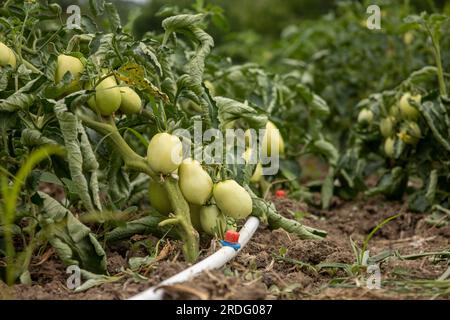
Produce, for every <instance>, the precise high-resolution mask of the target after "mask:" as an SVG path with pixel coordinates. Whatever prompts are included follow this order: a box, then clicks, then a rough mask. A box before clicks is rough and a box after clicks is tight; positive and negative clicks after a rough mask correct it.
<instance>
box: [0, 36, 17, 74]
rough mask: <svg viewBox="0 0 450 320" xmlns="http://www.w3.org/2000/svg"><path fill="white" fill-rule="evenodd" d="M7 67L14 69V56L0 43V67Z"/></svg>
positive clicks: (15, 62)
mask: <svg viewBox="0 0 450 320" xmlns="http://www.w3.org/2000/svg"><path fill="white" fill-rule="evenodd" d="M7 65H10V66H11V67H13V69H15V68H16V65H17V61H16V55H15V53H14V51H12V50H11V49H10V48H9V47H8V46H6V45H5V44H4V43H3V42H0V66H1V67H4V66H7Z"/></svg>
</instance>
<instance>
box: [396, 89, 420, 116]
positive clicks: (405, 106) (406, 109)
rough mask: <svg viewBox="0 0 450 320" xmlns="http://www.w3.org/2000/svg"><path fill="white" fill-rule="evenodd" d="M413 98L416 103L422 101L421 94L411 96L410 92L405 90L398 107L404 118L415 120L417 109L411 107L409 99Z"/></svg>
mask: <svg viewBox="0 0 450 320" xmlns="http://www.w3.org/2000/svg"><path fill="white" fill-rule="evenodd" d="M410 99H411V100H413V101H415V102H416V103H418V104H420V103H421V101H422V96H421V95H420V94H418V95H415V96H412V95H411V93H409V92H407V93H405V94H404V95H403V96H402V97H401V98H400V103H399V108H400V114H401V115H402V117H403V119H405V120H412V121H416V120H417V119H418V118H419V115H420V113H419V110H417V109H416V108H415V107H413V106H412V105H411V104H410V103H409V100H410Z"/></svg>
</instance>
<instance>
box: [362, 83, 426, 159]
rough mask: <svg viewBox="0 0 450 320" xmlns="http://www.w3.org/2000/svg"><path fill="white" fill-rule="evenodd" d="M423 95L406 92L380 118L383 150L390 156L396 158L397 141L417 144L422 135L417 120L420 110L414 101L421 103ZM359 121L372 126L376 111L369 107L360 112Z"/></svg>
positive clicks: (363, 124)
mask: <svg viewBox="0 0 450 320" xmlns="http://www.w3.org/2000/svg"><path fill="white" fill-rule="evenodd" d="M421 100H422V96H421V95H420V94H416V95H412V94H411V93H410V92H406V93H404V94H403V95H402V96H401V98H400V99H399V100H398V101H397V103H395V104H393V105H392V106H391V107H390V108H389V110H388V112H387V114H386V115H385V116H383V117H381V118H380V119H379V125H378V126H379V131H380V133H381V136H382V137H383V138H384V142H383V150H384V153H385V155H386V156H387V157H388V158H394V156H395V146H396V144H397V143H404V144H407V145H412V146H414V145H416V144H417V143H418V142H419V140H420V139H421V137H422V132H421V130H420V127H419V125H418V124H417V120H418V119H419V116H420V113H419V110H417V108H416V107H415V106H413V105H412V103H416V104H420V103H421ZM358 123H359V124H360V125H362V126H370V125H372V124H373V123H374V113H373V112H372V110H370V109H368V108H364V109H362V110H361V111H360V112H359V114H358Z"/></svg>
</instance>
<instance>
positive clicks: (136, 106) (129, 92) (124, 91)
mask: <svg viewBox="0 0 450 320" xmlns="http://www.w3.org/2000/svg"><path fill="white" fill-rule="evenodd" d="M120 94H121V104H120V110H121V111H122V112H123V113H126V114H133V113H139V112H141V109H142V100H141V97H139V95H138V94H137V93H136V91H134V90H133V89H131V88H129V87H120Z"/></svg>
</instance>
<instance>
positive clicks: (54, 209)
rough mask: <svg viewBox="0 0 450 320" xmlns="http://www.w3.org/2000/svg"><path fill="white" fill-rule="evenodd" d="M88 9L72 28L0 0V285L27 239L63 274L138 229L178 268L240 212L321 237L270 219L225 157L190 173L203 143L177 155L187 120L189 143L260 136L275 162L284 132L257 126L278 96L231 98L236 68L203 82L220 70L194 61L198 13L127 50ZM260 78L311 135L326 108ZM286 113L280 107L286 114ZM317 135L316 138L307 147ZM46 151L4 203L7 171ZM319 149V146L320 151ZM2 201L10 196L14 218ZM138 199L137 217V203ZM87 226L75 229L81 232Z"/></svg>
mask: <svg viewBox="0 0 450 320" xmlns="http://www.w3.org/2000/svg"><path fill="white" fill-rule="evenodd" d="M200 9H201V8H200ZM90 10H91V12H90V14H83V16H82V18H81V24H80V25H79V26H78V27H77V28H69V27H68V25H66V24H65V23H64V19H63V18H64V17H63V14H62V12H63V10H62V8H61V7H60V6H59V5H57V4H55V3H50V2H49V1H25V2H22V1H7V3H6V4H5V5H4V6H3V7H2V11H1V15H2V19H1V20H0V30H1V37H0V41H1V46H0V59H1V60H0V62H1V63H0V68H1V81H0V88H1V92H0V115H1V118H0V119H1V120H0V131H1V137H2V139H1V141H0V149H1V153H0V160H1V168H2V171H1V176H2V179H3V180H2V181H3V184H2V185H3V188H2V203H4V204H5V206H4V209H2V210H1V211H0V214H1V215H2V216H4V217H7V218H5V219H6V220H5V219H4V220H3V222H2V225H1V227H2V228H0V239H1V241H0V248H1V251H0V253H1V255H6V257H7V266H8V267H7V268H8V272H7V273H8V275H7V278H8V283H10V284H12V283H13V282H14V281H17V280H18V279H20V280H21V281H25V280H26V278H27V264H26V263H25V264H22V265H21V267H20V268H17V269H16V270H17V272H15V271H14V272H12V271H10V270H9V268H10V267H11V266H12V263H13V262H12V260H10V259H12V257H11V254H10V253H11V246H12V245H13V243H14V237H23V238H24V239H34V237H37V238H38V239H39V242H38V243H37V244H36V245H35V246H33V247H32V248H31V249H30V250H31V251H28V252H27V257H29V255H30V254H31V253H30V252H32V251H34V250H36V248H37V247H39V246H40V247H45V246H52V247H53V248H54V250H55V252H56V253H57V254H58V256H59V257H60V259H61V260H62V261H63V262H64V263H65V264H67V265H72V264H76V265H79V266H80V267H81V268H82V269H83V270H86V271H90V272H95V273H105V272H106V264H105V250H104V245H105V243H106V245H107V244H108V243H109V242H112V241H114V240H117V239H122V238H124V237H131V236H133V235H134V234H137V233H143V232H149V231H150V232H152V233H155V234H157V235H168V236H170V237H173V238H175V239H179V240H181V241H182V243H183V246H182V248H183V252H184V257H185V259H186V260H187V261H189V262H194V261H195V260H196V259H197V258H198V255H199V237H200V235H199V233H200V234H209V235H211V236H217V237H222V236H223V234H224V233H225V231H226V230H234V229H235V226H236V223H241V222H242V220H243V219H245V218H246V217H248V216H249V215H250V214H252V215H255V216H257V217H259V218H260V219H261V220H262V221H264V222H268V223H269V224H271V225H272V227H273V228H278V227H282V228H285V229H287V230H289V231H290V232H293V233H295V234H297V235H299V236H300V237H303V238H311V239H320V238H322V237H323V236H324V235H325V233H324V232H322V231H320V230H316V229H313V228H307V227H304V226H303V225H301V224H299V223H298V222H296V221H292V220H289V219H286V218H284V217H282V216H280V215H279V214H278V213H277V212H276V210H275V207H274V205H273V204H271V203H270V202H268V201H266V200H264V199H262V198H260V197H259V196H258V195H257V193H255V192H254V191H253V190H252V189H251V188H250V187H249V183H250V179H251V177H252V170H253V165H252V164H245V163H244V165H243V166H242V165H240V164H236V163H235V162H233V161H228V159H235V158H236V157H235V156H234V152H233V151H234V149H229V148H226V147H225V148H222V149H221V150H222V152H215V153H214V154H215V156H218V155H220V156H223V159H226V160H225V161H222V162H213V163H209V162H202V163H200V162H197V160H192V159H197V157H196V155H198V153H199V152H200V154H204V155H207V154H208V150H209V148H213V143H212V141H201V143H200V145H198V144H195V143H191V144H189V143H188V144H187V145H186V142H187V140H188V139H186V137H184V136H183V135H179V134H178V132H180V130H181V131H183V132H184V133H187V134H189V133H192V134H193V135H194V136H195V132H194V131H195V124H196V123H197V122H201V124H202V129H201V132H200V133H201V134H202V135H203V134H204V133H205V132H207V130H216V131H214V132H216V133H217V132H219V133H225V131H226V129H227V128H228V129H230V128H235V129H238V128H239V129H242V132H243V130H247V129H256V130H259V129H264V128H267V129H268V130H267V132H266V135H265V136H263V137H262V138H261V139H260V141H259V142H260V144H262V145H263V147H262V149H263V150H265V153H266V154H268V155H269V156H272V155H276V154H278V153H280V154H283V153H284V149H285V141H284V138H283V135H286V132H283V130H278V128H277V127H276V125H275V124H273V123H271V122H269V121H268V118H269V117H271V118H274V119H277V117H278V116H277V114H276V113H275V112H274V110H273V109H274V107H275V105H280V106H284V101H285V100H284V98H281V96H280V95H278V94H277V95H273V96H271V98H270V99H264V100H262V101H260V102H259V103H253V101H250V103H249V101H248V100H247V98H246V96H247V94H245V93H244V92H248V91H249V90H252V89H251V88H250V87H246V88H241V89H243V90H241V92H240V94H238V92H235V91H234V89H235V85H237V82H238V81H239V77H240V74H239V72H237V73H235V74H234V75H233V77H232V78H231V79H228V80H227V81H219V80H215V79H214V77H216V76H217V72H218V70H217V69H215V68H217V67H218V66H219V65H220V64H217V65H216V64H215V63H211V64H210V65H208V63H209V62H207V60H208V57H209V56H210V52H211V49H212V47H213V44H214V41H213V38H212V37H211V36H210V35H209V34H208V33H207V32H206V31H205V28H206V26H207V24H208V21H209V19H210V18H211V13H210V12H208V11H207V10H203V9H201V10H199V12H195V11H194V12H186V13H182V14H177V15H172V16H168V17H166V18H165V19H164V20H163V22H162V27H163V29H164V32H162V33H151V34H146V35H145V36H144V37H143V38H142V39H140V40H138V39H135V38H134V37H133V36H132V35H131V34H130V33H129V32H128V30H127V28H126V26H123V25H122V24H121V20H120V18H119V15H118V12H117V9H116V8H115V6H114V5H113V4H112V3H110V2H106V1H103V0H99V1H90ZM44 17H45V18H44ZM43 19H45V24H42V23H41V21H42V20H43ZM213 64H214V65H215V66H213ZM226 68H227V69H224V70H228V68H230V69H232V68H236V69H238V70H239V69H240V68H241V67H240V66H237V67H236V66H235V67H233V66H227V67H226ZM246 70H247V69H246ZM258 70H259V69H257V68H255V69H252V71H251V72H252V73H251V74H245V72H246V71H244V73H242V74H243V76H245V77H246V81H249V82H250V81H251V80H252V76H255V75H256V73H255V72H264V71H263V70H262V69H260V70H259V71H258ZM227 72H228V71H227ZM264 77H265V78H266V79H267V80H268V81H269V83H266V84H261V85H258V88H257V92H259V93H263V90H267V88H268V86H269V85H270V86H273V88H274V89H273V90H274V93H275V92H276V91H278V92H279V93H280V94H282V95H286V97H290V98H289V99H288V100H289V101H290V100H291V99H297V98H301V99H302V101H303V103H304V106H308V107H309V108H311V112H312V113H317V114H318V118H317V121H316V122H315V123H314V125H313V126H315V127H317V128H318V127H319V126H320V120H319V118H320V115H323V114H325V113H327V106H326V104H325V103H324V101H323V100H321V99H320V97H318V96H317V95H315V94H313V93H312V92H311V91H310V90H309V89H308V88H307V87H306V86H303V85H301V84H297V83H296V77H295V75H293V76H292V77H291V76H286V77H284V78H283V79H280V78H278V77H274V76H271V75H269V74H267V73H264ZM233 79H234V80H233ZM207 81H208V82H207ZM214 87H216V88H217V92H215V93H214V92H212V91H213V88H214ZM236 90H238V88H237V87H236ZM239 90H240V89H239ZM261 104H264V105H265V108H261ZM290 104H291V105H290V106H287V108H289V107H293V106H294V103H293V102H291V103H290ZM286 110H287V109H286ZM292 112H296V111H294V110H292ZM280 115H282V113H280ZM285 116H286V117H288V115H287V114H286V115H285ZM274 121H275V122H276V120H274ZM280 121H281V118H280ZM303 121H304V122H305V123H306V121H307V119H306V117H304V118H303ZM235 124H236V125H235ZM303 136H307V133H306V131H305V132H303ZM320 139H321V136H320V134H318V132H316V134H315V136H314V138H313V139H311V141H314V142H316V141H320ZM307 140H308V139H307ZM194 142H195V141H194ZM42 148H44V149H42ZM45 148H55V150H58V152H57V155H56V154H54V155H53V154H50V153H48V155H47V157H46V158H45V160H46V161H44V162H43V163H41V164H39V165H36V166H35V167H33V168H30V169H29V172H27V175H28V176H29V177H28V179H27V181H26V184H25V187H24V188H23V190H21V191H19V190H16V191H15V193H14V194H11V193H10V192H9V191H8V188H7V186H8V185H9V184H11V183H13V182H14V179H18V178H17V177H21V179H25V178H24V177H23V174H21V171H20V170H21V169H20V168H21V167H23V165H24V163H26V159H28V157H31V158H32V159H33V155H34V154H35V153H34V152H38V151H37V150H46V149H45ZM315 148H318V149H320V148H321V147H320V146H318V145H317V146H316V147H315ZM326 148H328V149H330V150H331V145H329V146H327V147H325V149H326ZM61 150H62V151H61ZM290 152H291V153H292V152H293V150H292V149H291V150H290ZM333 152H334V151H332V152H331V153H332V155H333V156H334V153H333ZM183 158H185V160H184V161H183ZM200 158H201V157H200ZM259 174H260V175H261V174H262V173H259ZM15 177H16V178H15ZM21 181H22V180H21ZM252 181H258V179H256V178H253V180H252ZM45 185H51V186H53V187H55V186H57V187H58V188H61V189H62V190H63V196H62V197H60V198H56V197H53V196H52V195H51V194H48V193H46V192H43V191H42V188H43V186H45ZM11 199H20V201H18V202H17V214H16V215H14V216H12V215H11V214H10V212H11V210H12V208H13V207H11V206H10V205H9V201H11ZM143 199H144V201H146V202H149V204H150V207H149V208H148V209H145V207H144V208H142V207H140V205H141V203H142V200H143ZM138 208H139V210H138ZM141 208H142V209H141ZM124 213H125V214H126V215H127V221H125V222H123V221H121V219H123V214H124ZM86 217H90V219H89V220H88V221H89V222H88V223H87V222H86V223H84V222H83V221H84V219H87V218H86ZM92 217H94V218H92ZM142 226H145V227H142ZM30 230H31V231H30ZM91 230H98V231H97V232H96V233H95V234H94V233H93V232H92V231H91ZM30 241H32V240H30ZM3 247H6V248H7V250H6V254H5V250H4V249H3ZM11 268H12V267H11ZM11 270H12V269H11Z"/></svg>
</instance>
